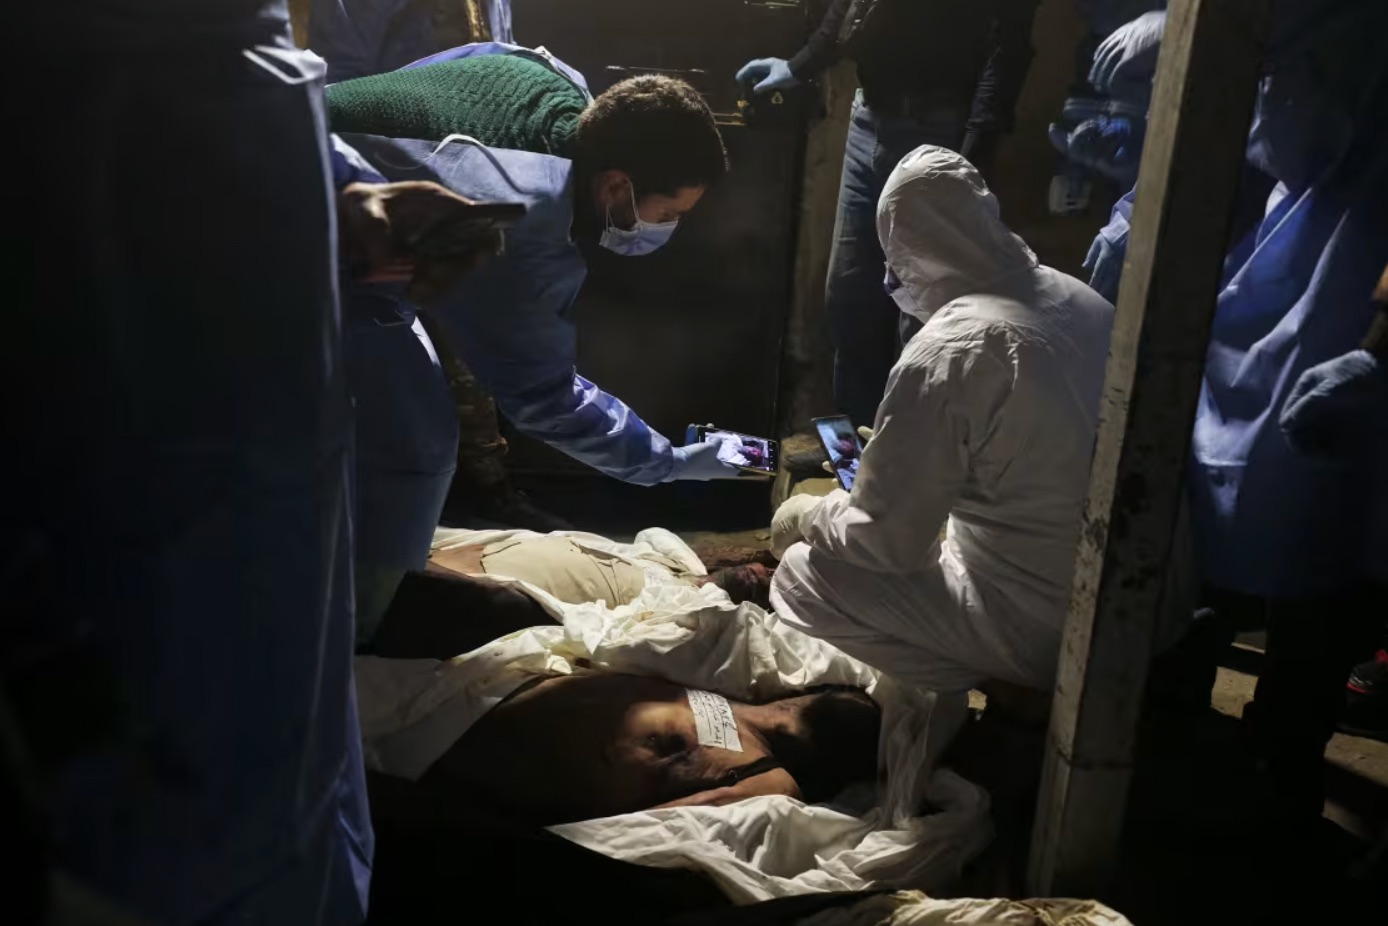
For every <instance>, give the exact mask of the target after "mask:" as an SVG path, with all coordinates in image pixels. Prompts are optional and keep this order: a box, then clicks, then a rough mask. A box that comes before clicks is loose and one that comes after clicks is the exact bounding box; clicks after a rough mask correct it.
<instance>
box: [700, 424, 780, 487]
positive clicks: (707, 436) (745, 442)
mask: <svg viewBox="0 0 1388 926" xmlns="http://www.w3.org/2000/svg"><path fill="white" fill-rule="evenodd" d="M695 434H696V438H697V440H700V441H706V440H715V439H717V438H720V437H723V438H728V437H730V438H733V440H730V441H728V442H727V443H725V444H724V445H723V447H724V449H723V450H722V451H720V452H719V454H718V459H720V460H722V461H723V462H724V463H731V464H732V465H733V466H736V467H738V468H739V469H745V470H749V471H751V472H755V473H763V474H765V475H767V476H774V475H776V465H777V459H776V454H777V449H778V448H777V445H776V442H775V441H774V440H771V439H770V438H766V437H753V436H752V435H751V434H741V433H739V432H737V431H727V430H724V429H722V428H710V427H708V426H706V425H701V426H699V427H698V428H697V429H696V431H695Z"/></svg>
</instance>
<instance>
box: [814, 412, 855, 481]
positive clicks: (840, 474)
mask: <svg viewBox="0 0 1388 926" xmlns="http://www.w3.org/2000/svg"><path fill="white" fill-rule="evenodd" d="M814 429H815V431H816V432H817V433H818V434H819V442H820V443H821V444H823V445H824V455H825V456H826V457H828V458H829V465H830V466H832V467H833V468H834V475H835V477H837V478H838V480H839V485H841V486H843V487H844V488H845V489H847V490H848V491H850V492H852V491H853V480H854V479H856V478H858V462H859V461H860V460H861V459H862V457H863V442H862V441H861V440H860V439H859V438H858V432H857V431H856V430H854V428H853V422H851V421H849V420H848V416H847V415H832V416H830V417H828V418H816V419H815V420H814Z"/></svg>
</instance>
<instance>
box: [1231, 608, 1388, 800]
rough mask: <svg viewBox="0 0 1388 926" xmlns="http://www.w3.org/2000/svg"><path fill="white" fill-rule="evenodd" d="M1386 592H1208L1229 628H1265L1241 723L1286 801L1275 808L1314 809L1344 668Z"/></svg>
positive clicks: (1374, 638)
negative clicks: (1295, 595) (1278, 595)
mask: <svg viewBox="0 0 1388 926" xmlns="http://www.w3.org/2000/svg"><path fill="white" fill-rule="evenodd" d="M1385 596H1388V589H1384V588H1383V587H1382V586H1377V587H1375V586H1365V587H1363V588H1358V589H1352V590H1346V591H1343V592H1339V593H1335V594H1327V595H1322V596H1317V597H1312V598H1299V599H1266V598H1255V597H1252V596H1249V595H1241V594H1238V593H1233V592H1227V591H1220V590H1212V591H1210V592H1209V593H1208V595H1207V603H1208V604H1209V605H1210V606H1211V607H1213V608H1214V609H1215V610H1216V611H1217V612H1218V613H1219V615H1220V617H1221V618H1222V619H1223V620H1225V621H1226V622H1227V623H1228V625H1229V627H1230V629H1231V632H1232V631H1233V630H1250V629H1255V628H1259V627H1263V628H1266V630H1267V649H1266V654H1265V656H1264V660H1263V670H1262V672H1261V673H1260V674H1259V676H1258V685H1257V688H1256V689H1255V690H1254V695H1253V701H1252V702H1251V703H1250V704H1249V705H1248V706H1247V707H1246V708H1244V722H1245V723H1246V724H1247V725H1248V729H1249V733H1250V735H1251V736H1252V739H1253V743H1254V747H1255V749H1256V750H1257V752H1258V753H1259V754H1260V755H1261V756H1262V757H1263V758H1265V759H1266V760H1267V762H1268V766H1269V771H1270V772H1271V774H1272V776H1273V780H1274V784H1275V785H1276V786H1277V788H1278V792H1279V800H1284V801H1286V802H1287V803H1286V806H1284V807H1283V808H1281V809H1284V810H1288V811H1291V812H1294V813H1295V812H1306V813H1314V814H1317V815H1318V814H1319V813H1320V810H1321V804H1322V802H1323V800H1324V780H1323V767H1324V762H1323V754H1324V752H1325V746H1326V743H1327V742H1329V740H1330V737H1331V735H1332V734H1333V733H1334V732H1335V724H1336V722H1337V721H1338V719H1339V716H1340V712H1341V711H1342V709H1343V707H1344V703H1345V682H1346V679H1347V678H1348V676H1349V672H1350V669H1351V668H1352V667H1353V666H1354V665H1355V664H1356V663H1357V662H1360V661H1362V660H1364V659H1366V658H1367V657H1368V656H1369V654H1371V653H1372V652H1373V650H1374V647H1375V645H1376V644H1377V643H1378V641H1379V636H1380V635H1381V634H1382V631H1383V606H1384V602H1385V601H1388V597H1385Z"/></svg>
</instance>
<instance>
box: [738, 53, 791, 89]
mask: <svg viewBox="0 0 1388 926" xmlns="http://www.w3.org/2000/svg"><path fill="white" fill-rule="evenodd" d="M737 82H738V83H739V84H755V86H754V87H752V92H753V93H770V92H771V91H773V90H789V89H790V88H791V87H798V86H800V81H799V79H798V78H796V76H795V75H794V74H792V73H791V72H790V62H789V61H787V60H786V59H784V58H758V59H757V60H755V61H749V62H747V63H746V64H744V65H743V66H742V70H740V71H738V72H737Z"/></svg>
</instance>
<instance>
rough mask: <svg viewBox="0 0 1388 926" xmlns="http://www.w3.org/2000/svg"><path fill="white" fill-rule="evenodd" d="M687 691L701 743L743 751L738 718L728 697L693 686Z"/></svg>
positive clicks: (695, 730) (696, 732)
mask: <svg viewBox="0 0 1388 926" xmlns="http://www.w3.org/2000/svg"><path fill="white" fill-rule="evenodd" d="M685 693H686V694H687V695H688V696H689V708H690V710H692V711H693V712H694V734H695V736H696V737H697V738H698V740H699V745H700V746H716V747H718V748H719V749H728V750H731V751H732V752H741V751H742V738H741V737H739V736H738V735H737V720H736V718H734V717H733V706H732V705H731V704H729V703H728V699H727V698H725V697H723V696H722V695H720V694H714V693H713V692H711V691H696V690H694V689H693V688H686V689H685Z"/></svg>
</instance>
